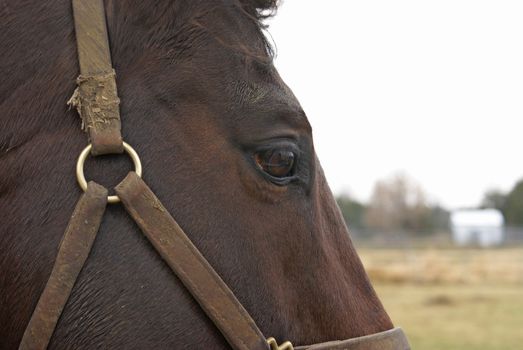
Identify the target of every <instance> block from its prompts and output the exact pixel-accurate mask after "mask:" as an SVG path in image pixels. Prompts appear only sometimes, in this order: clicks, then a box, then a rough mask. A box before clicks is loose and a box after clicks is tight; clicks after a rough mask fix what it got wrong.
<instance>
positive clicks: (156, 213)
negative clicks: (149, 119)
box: [116, 172, 269, 350]
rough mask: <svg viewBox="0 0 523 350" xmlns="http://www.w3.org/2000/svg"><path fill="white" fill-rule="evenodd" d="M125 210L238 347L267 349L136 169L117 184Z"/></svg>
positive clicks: (220, 328) (234, 345)
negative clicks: (137, 173) (135, 171)
mask: <svg viewBox="0 0 523 350" xmlns="http://www.w3.org/2000/svg"><path fill="white" fill-rule="evenodd" d="M116 193H117V194H118V196H119V197H120V199H121V200H122V203H123V205H124V206H125V209H126V210H127V211H128V212H129V214H130V215H131V216H132V217H133V219H134V220H135V221H136V223H137V224H138V226H140V228H141V229H142V231H143V233H144V235H145V236H146V237H147V238H148V239H149V241H150V242H151V243H152V245H153V246H154V248H155V249H156V250H157V251H158V253H159V254H160V255H161V256H162V258H163V259H164V260H165V262H166V263H167V265H169V267H170V268H171V269H172V270H173V271H174V273H175V274H176V276H178V278H179V279H180V280H181V281H182V283H183V284H184V285H185V287H186V288H187V289H188V290H189V292H190V293H191V294H192V296H193V297H194V298H195V299H196V301H197V302H198V303H199V304H200V306H201V307H202V309H203V310H204V311H205V313H206V314H207V316H209V318H210V319H211V320H212V321H213V322H214V324H215V325H216V326H217V327H218V329H219V330H220V332H221V333H222V334H223V335H224V337H225V339H227V341H228V342H229V344H230V345H231V347H232V348H233V349H235V350H262V349H263V350H267V349H268V348H269V346H268V344H267V341H266V339H265V337H264V336H263V334H262V333H261V331H260V330H259V329H258V327H257V326H256V324H255V323H254V321H253V320H252V318H251V317H250V316H249V314H248V313H247V311H246V310H245V309H244V308H243V306H242V305H241V304H240V302H239V301H238V300H237V299H236V297H235V296H234V294H233V293H232V292H231V290H230V289H229V288H228V287H227V285H226V284H225V283H224V282H223V280H222V279H221V278H220V276H218V274H217V273H216V272H215V271H214V269H213V268H212V267H211V265H209V263H208V262H207V260H206V259H205V258H204V257H203V256H202V255H201V253H200V252H199V251H198V249H197V248H196V247H195V246H194V245H193V243H192V242H191V240H190V239H189V238H188V237H187V235H186V234H185V233H184V232H183V230H182V228H181V227H180V226H179V225H178V224H177V223H176V221H175V220H174V219H173V217H172V216H171V215H170V214H169V213H168V212H167V210H166V209H165V207H164V206H163V205H162V204H161V203H160V201H159V200H158V198H157V197H156V196H155V195H154V193H153V192H152V191H151V190H150V189H149V187H148V186H147V185H146V184H145V182H143V180H142V179H141V178H140V177H138V176H137V175H136V174H135V173H134V172H131V173H129V175H127V177H126V178H125V179H124V180H123V181H122V182H121V183H120V184H119V185H118V186H117V187H116Z"/></svg>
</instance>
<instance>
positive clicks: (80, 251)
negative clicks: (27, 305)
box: [19, 182, 107, 350]
mask: <svg viewBox="0 0 523 350" xmlns="http://www.w3.org/2000/svg"><path fill="white" fill-rule="evenodd" d="M106 205H107V190H106V189H105V188H104V187H102V186H100V185H98V184H96V183H94V182H89V184H88V185H87V190H86V191H85V193H83V194H82V196H81V197H80V200H79V201H78V203H77V204H76V207H75V209H74V212H73V215H72V216H71V219H70V220H69V224H68V225H67V228H66V230H65V233H64V236H63V238H62V241H61V243H60V247H59V249H58V255H57V257H56V260H55V263H54V266H53V270H52V271H51V275H50V277H49V280H48V281H47V284H46V285H45V288H44V291H43V293H42V295H41V296H40V299H39V300H38V304H37V305H36V308H35V310H34V311H33V315H32V316H31V320H30V321H29V324H28V326H27V328H26V329H25V332H24V335H23V338H22V342H21V343H20V346H19V350H44V349H46V348H47V345H48V343H49V340H50V339H51V336H52V335H53V332H54V329H55V327H56V323H57V322H58V319H59V318H60V315H61V313H62V310H63V308H64V306H65V303H66V302H67V300H68V299H69V295H70V294H71V290H72V289H73V286H74V284H75V282H76V279H77V277H78V275H79V274H80V271H81V270H82V267H83V266H84V263H85V261H86V260H87V256H88V255H89V252H90V250H91V246H92V245H93V242H94V239H95V238H96V233H97V232H98V228H99V227H100V222H101V221H102V216H103V213H104V211H105V207H106Z"/></svg>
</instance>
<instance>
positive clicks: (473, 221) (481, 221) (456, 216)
mask: <svg viewBox="0 0 523 350" xmlns="http://www.w3.org/2000/svg"><path fill="white" fill-rule="evenodd" d="M450 222H451V224H452V225H453V226H466V227H471V226H475V227H487V226H488V227H500V226H503V224H504V222H505V220H504V219H503V214H501V212H500V211H499V210H497V209H482V210H456V211H453V212H452V213H451V215H450Z"/></svg>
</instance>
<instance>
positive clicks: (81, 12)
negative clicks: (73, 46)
mask: <svg viewBox="0 0 523 350" xmlns="http://www.w3.org/2000/svg"><path fill="white" fill-rule="evenodd" d="M73 13H74V25H75V32H76V41H77V47H78V60H79V62H80V76H79V77H78V79H77V81H76V82H77V84H78V88H77V89H76V90H75V92H74V94H73V96H72V97H71V99H70V100H69V102H68V104H70V105H72V106H74V107H76V109H77V110H78V113H79V114H80V116H81V117H82V128H83V129H84V130H86V131H87V132H88V134H89V139H90V142H91V143H92V145H93V147H92V150H91V153H92V154H93V155H99V154H108V153H122V152H123V145H122V135H121V131H120V130H121V123H120V109H119V104H120V100H119V98H118V94H117V91H116V79H115V72H114V69H113V68H112V64H111V52H110V49H109V39H108V35H107V25H106V22H105V9H104V3H103V0H73Z"/></svg>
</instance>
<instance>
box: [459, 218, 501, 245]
mask: <svg viewBox="0 0 523 350" xmlns="http://www.w3.org/2000/svg"><path fill="white" fill-rule="evenodd" d="M504 223H505V221H504V219H503V215H502V214H501V212H500V211H499V210H496V209H483V210H456V211H454V212H452V214H451V215H450V226H451V230H452V238H453V240H454V243H456V244H457V245H462V246H463V245H469V244H477V245H480V246H482V247H490V246H494V245H499V244H501V243H502V242H503V227H504Z"/></svg>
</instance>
